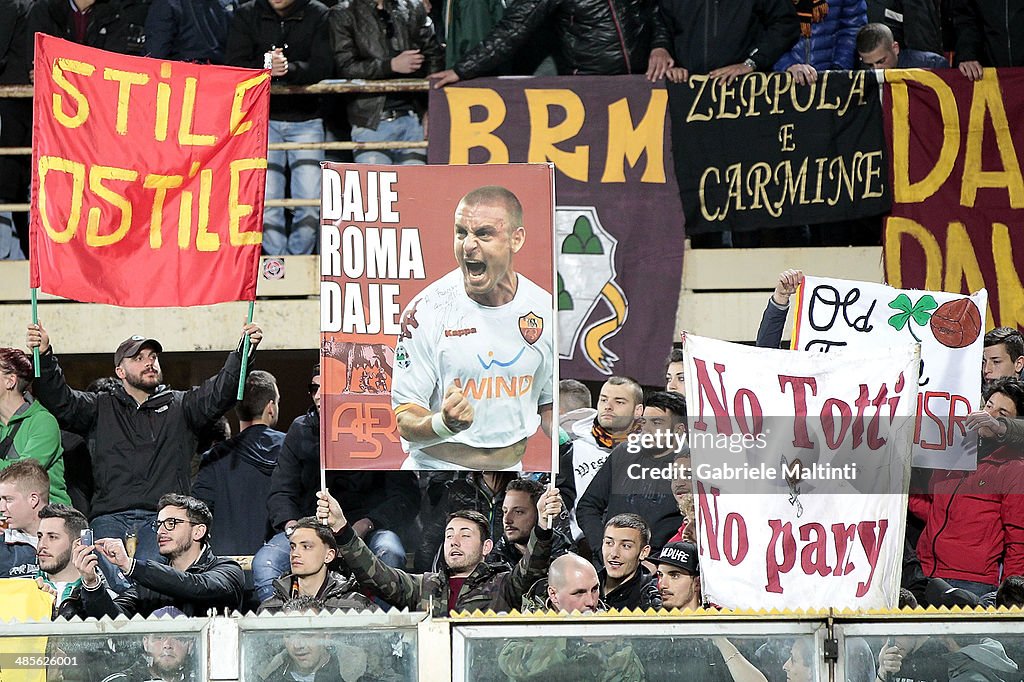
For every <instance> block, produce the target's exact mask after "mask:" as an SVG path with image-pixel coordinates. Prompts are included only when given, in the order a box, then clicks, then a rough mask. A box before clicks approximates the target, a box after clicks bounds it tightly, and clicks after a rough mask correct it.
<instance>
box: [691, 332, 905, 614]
mask: <svg viewBox="0 0 1024 682" xmlns="http://www.w3.org/2000/svg"><path fill="white" fill-rule="evenodd" d="M683 350H684V353H685V355H686V394H687V395H686V399H687V405H688V407H689V410H688V412H689V420H690V432H689V436H688V439H689V445H690V451H691V461H690V468H691V473H692V482H693V490H694V508H695V513H696V517H697V518H696V521H697V540H698V546H699V549H700V570H701V579H702V587H703V590H704V595H705V596H706V597H707V599H708V600H710V601H711V602H712V603H714V604H717V605H719V606H723V607H729V608H745V609H773V608H776V609H820V608H851V609H857V610H862V609H871V608H894V607H895V606H896V604H897V597H898V592H899V586H900V569H901V563H902V558H903V540H904V527H905V524H906V520H905V516H906V510H907V489H908V486H909V482H910V448H911V438H912V437H913V428H914V420H913V415H914V411H915V408H916V403H917V368H918V365H919V361H920V355H919V352H918V346H917V345H916V344H913V343H909V342H908V343H904V344H902V345H899V346H894V347H889V348H883V349H877V348H876V349H871V350H870V351H855V350H852V349H842V350H836V351H833V352H831V353H829V354H827V355H826V354H823V353H793V352H789V351H783V350H775V349H763V348H751V347H749V346H742V345H737V344H731V343H726V342H724V341H716V340H713V339H706V338H701V337H696V336H692V335H689V334H687V335H685V336H684V339H683ZM865 393H866V394H867V395H869V396H870V403H869V404H868V405H867V406H861V405H859V402H862V401H861V396H862V395H863V394H865ZM678 461H679V460H677V462H678ZM683 461H684V462H685V460H683Z"/></svg>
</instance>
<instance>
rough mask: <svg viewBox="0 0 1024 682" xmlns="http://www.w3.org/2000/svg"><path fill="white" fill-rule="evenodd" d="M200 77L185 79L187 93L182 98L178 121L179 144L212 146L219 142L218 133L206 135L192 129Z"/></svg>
mask: <svg viewBox="0 0 1024 682" xmlns="http://www.w3.org/2000/svg"><path fill="white" fill-rule="evenodd" d="M198 83H199V79H198V78H186V79H185V95H184V96H183V98H182V100H181V121H179V123H178V144H180V145H183V146H184V145H189V146H192V147H212V146H213V145H215V144H216V143H217V136H216V135H204V134H199V133H195V132H193V131H192V122H193V119H194V118H195V114H196V86H197V85H198Z"/></svg>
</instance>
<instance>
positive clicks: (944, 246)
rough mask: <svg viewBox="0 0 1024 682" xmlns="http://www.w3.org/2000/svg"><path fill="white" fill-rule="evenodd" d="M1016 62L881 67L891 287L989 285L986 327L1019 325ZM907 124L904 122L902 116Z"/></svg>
mask: <svg viewBox="0 0 1024 682" xmlns="http://www.w3.org/2000/svg"><path fill="white" fill-rule="evenodd" d="M1022 92H1024V69H999V70H996V69H985V72H984V77H983V78H982V79H981V80H980V81H976V82H971V81H969V80H967V79H966V78H964V77H963V76H962V75H961V74H960V72H959V71H956V70H952V69H950V70H943V71H922V70H917V69H914V70H909V71H902V70H901V71H886V95H885V99H886V101H888V102H890V103H891V104H890V106H889V107H886V111H885V117H886V121H885V123H886V135H887V137H888V140H889V142H890V144H891V149H892V155H891V158H892V167H891V169H890V176H891V178H892V184H893V209H892V215H891V216H890V217H889V219H888V221H887V222H886V229H885V272H886V278H887V280H888V282H889V284H891V285H892V286H894V287H896V288H905V289H909V288H915V289H930V290H942V291H950V292H954V293H970V292H972V291H978V290H980V289H982V288H985V289H988V294H989V313H988V320H987V327H988V328H991V327H993V326H1008V327H1021V326H1024V286H1022V284H1021V280H1020V277H1019V275H1018V274H1017V273H1018V272H1019V271H1021V270H1022V269H1024V245H1022V237H1024V177H1022V175H1021V168H1020V160H1019V154H1018V151H1017V150H1018V149H1024V128H1022V127H1021V125H1020V121H1021V120H1024V95H1022V94H1021V93H1022ZM911 122H912V123H911Z"/></svg>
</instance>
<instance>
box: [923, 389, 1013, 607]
mask: <svg viewBox="0 0 1024 682" xmlns="http://www.w3.org/2000/svg"><path fill="white" fill-rule="evenodd" d="M984 398H985V409H984V411H982V412H975V413H972V414H971V415H970V416H969V417H968V420H967V424H968V426H969V427H971V428H973V429H976V430H977V432H978V437H979V439H978V468H977V469H976V470H975V471H935V472H933V473H932V479H931V482H930V484H929V487H928V491H929V492H928V494H926V495H912V496H911V499H910V510H911V512H912V513H913V514H915V515H916V516H918V517H920V518H921V519H923V520H924V521H925V528H924V531H923V532H922V533H921V538H920V539H919V540H918V543H917V555H918V558H919V559H920V560H921V568H922V569H923V570H924V573H925V575H927V576H929V577H933V578H942V579H944V580H946V581H947V582H948V583H949V584H950V585H952V586H954V587H959V588H963V589H965V590H968V591H970V592H973V593H974V594H977V595H979V596H981V595H983V594H985V593H987V592H992V591H993V590H995V589H996V587H997V586H998V584H999V576H1000V564H1002V575H1019V574H1021V573H1022V572H1024V452H1022V449H1021V447H1020V446H1019V445H1011V444H1009V443H1007V442H1006V441H1005V438H1006V433H1007V427H1008V420H1011V419H1015V418H1017V417H1018V416H1024V383H1022V382H1021V381H1020V380H1019V379H1015V378H1004V379H999V380H997V381H994V382H992V383H991V384H989V385H988V386H987V387H986V389H985V391H984Z"/></svg>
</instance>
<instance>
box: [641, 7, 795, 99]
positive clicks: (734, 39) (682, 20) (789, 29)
mask: <svg viewBox="0 0 1024 682" xmlns="http://www.w3.org/2000/svg"><path fill="white" fill-rule="evenodd" d="M661 11H662V14H663V15H664V17H665V25H666V28H667V29H668V32H669V34H670V35H671V36H672V56H673V57H675V62H676V65H677V66H676V67H675V68H673V69H672V70H671V71H670V72H669V74H668V75H669V78H670V80H672V81H674V82H683V81H685V80H686V79H687V78H689V75H690V74H705V73H706V74H709V75H710V76H711V77H712V78H718V77H723V78H725V79H726V81H727V82H731V81H732V80H733V79H735V78H737V77H739V76H743V75H746V74H748V73H752V72H754V71H762V72H770V71H771V70H772V67H773V66H774V65H775V62H776V61H778V59H779V57H781V56H782V55H783V54H785V53H786V51H787V50H789V48H790V47H791V46H792V45H793V43H794V42H796V39H797V38H798V37H799V36H800V22H799V21H798V20H797V15H796V10H795V9H794V8H793V2H792V0H723V1H721V2H707V0H661Z"/></svg>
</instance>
